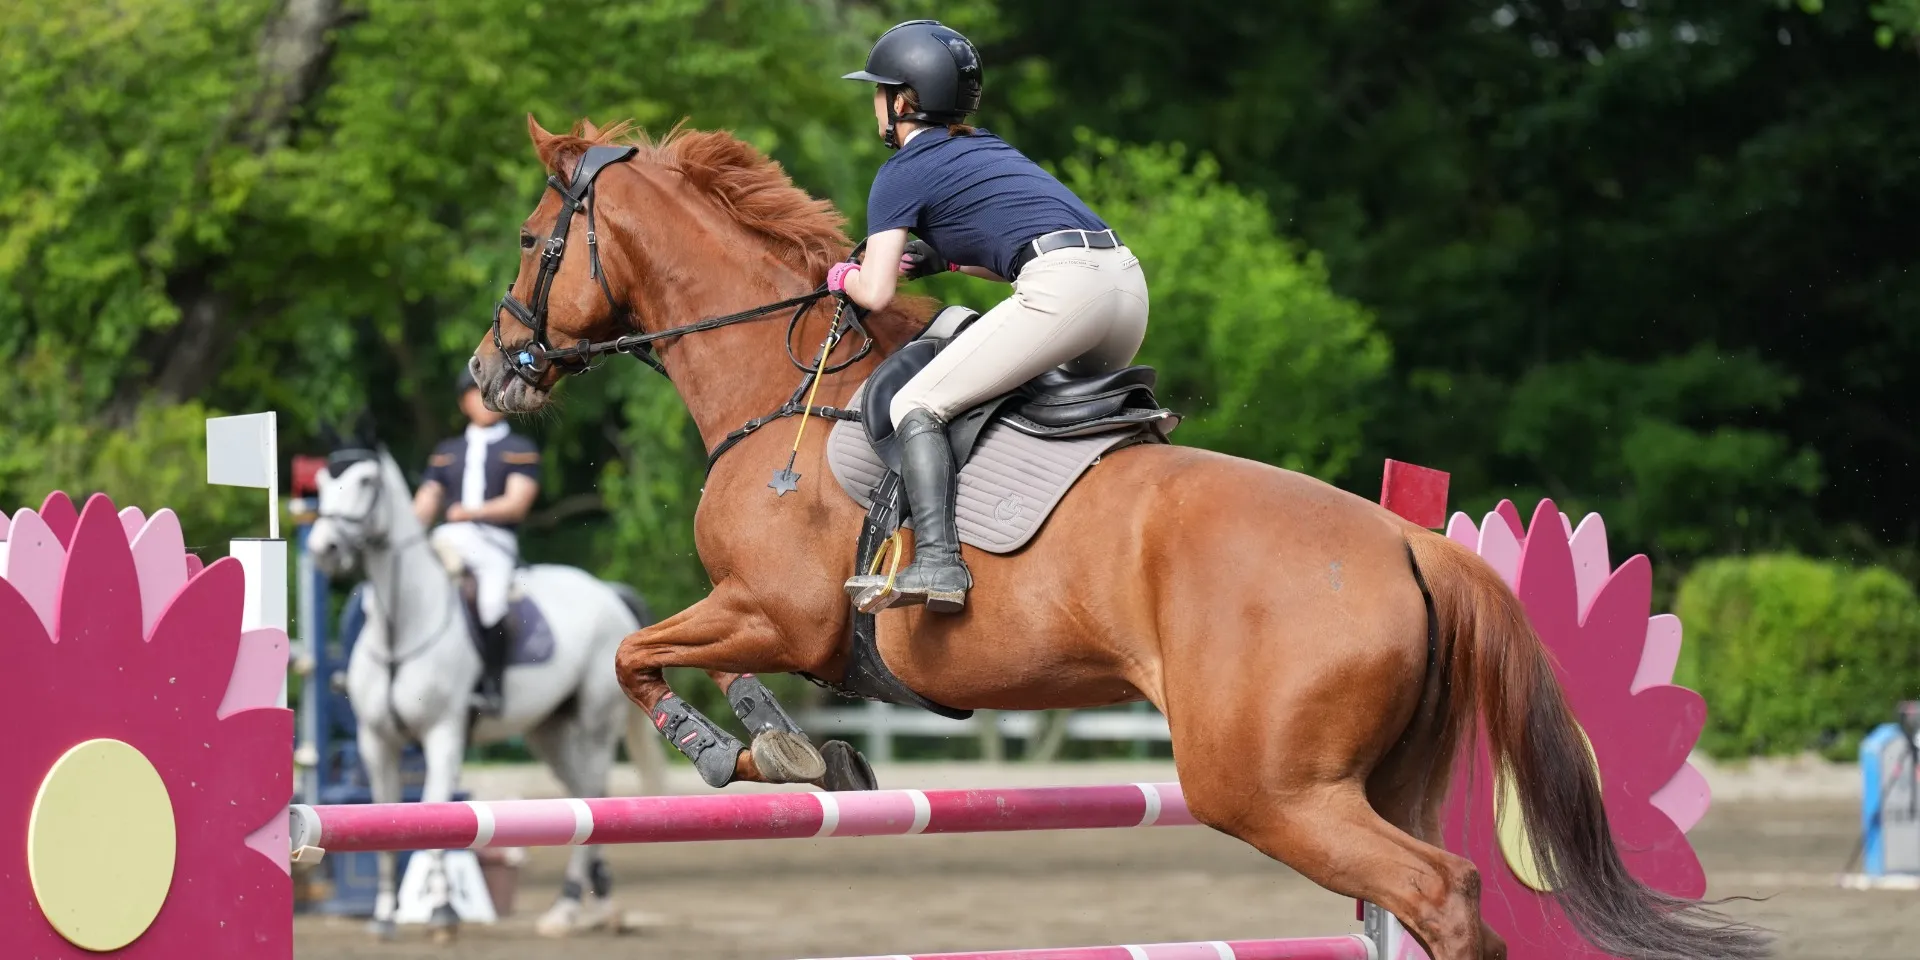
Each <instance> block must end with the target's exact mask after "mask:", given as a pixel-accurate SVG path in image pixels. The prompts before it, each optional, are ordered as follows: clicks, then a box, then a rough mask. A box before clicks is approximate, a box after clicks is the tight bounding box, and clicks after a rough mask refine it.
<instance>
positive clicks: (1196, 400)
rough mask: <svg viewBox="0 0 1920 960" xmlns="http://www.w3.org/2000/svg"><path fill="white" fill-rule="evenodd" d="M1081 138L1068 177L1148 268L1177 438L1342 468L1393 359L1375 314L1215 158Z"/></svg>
mask: <svg viewBox="0 0 1920 960" xmlns="http://www.w3.org/2000/svg"><path fill="white" fill-rule="evenodd" d="M1082 139H1083V150H1082V151H1081V152H1080V153H1078V154H1075V155H1074V156H1072V157H1069V158H1068V159H1067V160H1066V162H1065V163H1064V164H1063V165H1062V173H1063V175H1064V177H1065V182H1066V183H1067V185H1068V186H1070V187H1072V188H1073V190H1074V192H1076V193H1078V194H1079V195H1080V196H1081V197H1082V198H1083V199H1085V200H1086V201H1087V202H1088V203H1089V204H1090V205H1092V206H1093V207H1094V208H1095V209H1096V210H1099V211H1101V212H1102V214H1103V216H1104V217H1105V218H1106V219H1107V221H1108V222H1109V223H1111V224H1112V225H1113V227H1114V229H1115V230H1116V231H1118V232H1119V234H1120V235H1121V236H1122V237H1124V238H1125V239H1126V241H1127V246H1128V247H1129V248H1131V249H1132V250H1133V251H1134V252H1135V253H1137V254H1139V256H1140V258H1141V262H1142V263H1143V264H1144V265H1145V269H1146V271H1147V282H1148V293H1149V296H1150V297H1151V298H1152V304H1151V315H1152V318H1151V320H1150V321H1149V325H1148V335H1147V342H1146V345H1145V348H1144V351H1143V355H1142V357H1141V359H1142V361H1143V362H1147V363H1152V364H1154V365H1156V366H1157V367H1158V368H1159V370H1160V371H1161V375H1162V378H1163V379H1162V383H1163V385H1164V386H1163V387H1162V390H1161V394H1162V399H1163V401H1164V402H1167V403H1170V404H1173V405H1174V406H1176V407H1177V408H1179V409H1180V411H1181V412H1182V413H1183V414H1185V415H1187V417H1188V419H1187V420H1186V421H1185V422H1184V423H1182V424H1181V427H1180V430H1179V432H1178V433H1177V434H1176V436H1177V437H1178V438H1179V440H1180V442H1181V443H1185V444H1191V445H1194V446H1202V447H1208V448H1211V449H1215V450H1220V451H1223V452H1226V453H1233V454H1238V455H1240V456H1246V457H1253V458H1256V459H1261V460H1266V461H1267V462H1270V463H1275V464H1278V465H1280V466H1284V467H1288V468H1291V469H1294V470H1301V471H1305V472H1308V473H1313V474H1316V475H1319V476H1321V477H1325V478H1328V479H1335V478H1338V477H1340V476H1341V475H1342V474H1344V473H1345V471H1346V469H1347V467H1348V466H1349V465H1350V464H1351V462H1352V460H1353V457H1354V454H1355V453H1356V452H1357V451H1358V450H1359V447H1360V445H1361V432H1362V429H1363V428H1364V427H1365V425H1366V422H1367V419H1368V415H1369V414H1370V413H1371V412H1372V408H1371V404H1370V401H1371V399H1372V397H1373V396H1374V391H1375V389H1376V388H1377V386H1378V383H1379V380H1380V379H1381V375H1382V374H1383V373H1384V372H1385V370H1386V366H1387V360H1388V356H1387V355H1388V350H1387V344H1386V341H1385V340H1384V339H1383V338H1382V337H1381V336H1380V335H1379V333H1378V332H1376V331H1375V330H1374V328H1373V319H1372V317H1371V316H1369V315H1368V313H1367V311H1366V310H1365V309H1363V308H1362V307H1360V306H1359V305H1358V304H1356V303H1354V302H1353V301H1351V300H1348V299H1345V298H1343V297H1340V296H1338V295H1336V294H1334V293H1333V292H1332V291H1331V290H1329V289H1328V287H1327V273H1326V268H1325V266H1324V265H1323V264H1322V263H1321V260H1320V257H1319V256H1318V255H1317V254H1314V253H1311V252H1307V251H1303V250H1302V249H1301V248H1300V247H1299V246H1298V245H1297V244H1295V243H1293V242H1292V241H1290V240H1288V239H1287V238H1285V237H1282V236H1280V235H1279V234H1278V233H1276V232H1275V229H1274V224H1273V217H1272V216H1271V215H1270V214H1269V213H1268V212H1267V209H1266V206H1265V203H1264V202H1263V201H1262V200H1261V198H1259V197H1257V196H1252V195H1248V194H1246V193H1243V192H1241V191H1239V190H1237V189H1235V188H1233V187H1232V186H1229V185H1227V184H1223V183H1221V182H1220V178H1219V168H1218V167H1217V166H1216V165H1215V164H1214V162H1213V160H1212V159H1211V158H1208V157H1204V156H1203V157H1201V158H1199V159H1198V160H1193V161H1189V160H1188V158H1187V156H1186V151H1185V150H1184V149H1182V148H1180V147H1179V146H1177V145H1176V146H1145V147H1126V148H1122V147H1120V146H1119V145H1118V144H1117V143H1115V142H1114V141H1112V140H1104V139H1096V138H1093V137H1091V136H1083V138H1082Z"/></svg>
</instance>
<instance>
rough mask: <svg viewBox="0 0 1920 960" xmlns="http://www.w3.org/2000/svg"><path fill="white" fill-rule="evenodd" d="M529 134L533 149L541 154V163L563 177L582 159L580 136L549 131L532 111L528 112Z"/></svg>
mask: <svg viewBox="0 0 1920 960" xmlns="http://www.w3.org/2000/svg"><path fill="white" fill-rule="evenodd" d="M527 135H528V136H530V137H532V138H533V149H534V152H536V153H538V154H539V155H540V165H541V166H543V167H546V168H547V169H548V170H550V171H552V172H554V173H557V174H559V175H560V176H562V177H565V176H566V175H567V172H568V171H570V170H572V169H573V165H574V164H575V163H576V162H578V161H579V159H580V152H581V150H582V148H581V147H580V145H579V144H580V140H579V138H578V136H573V137H567V136H562V135H560V134H557V133H548V132H547V131H546V129H545V128H543V127H541V126H540V121H538V120H535V119H534V118H533V114H531V113H529V114H527Z"/></svg>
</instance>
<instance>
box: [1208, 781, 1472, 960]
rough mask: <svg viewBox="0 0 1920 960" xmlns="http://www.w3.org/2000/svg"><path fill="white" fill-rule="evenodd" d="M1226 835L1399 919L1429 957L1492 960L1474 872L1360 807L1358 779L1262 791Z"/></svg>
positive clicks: (1363, 802)
mask: <svg viewBox="0 0 1920 960" xmlns="http://www.w3.org/2000/svg"><path fill="white" fill-rule="evenodd" d="M1248 803H1249V804H1250V805H1252V806H1256V807H1257V808H1256V809H1249V810H1247V811H1245V813H1244V815H1243V818H1242V819H1239V820H1238V821H1237V822H1235V823H1233V824H1232V825H1231V826H1229V827H1225V828H1224V829H1226V830H1227V832H1228V833H1231V834H1233V835H1234V836H1236V837H1239V838H1240V839H1242V840H1245V841H1247V842H1248V843H1250V844H1252V845H1253V846H1255V847H1257V848H1259V850H1260V851H1261V852H1262V853H1265V854H1267V855H1268V856H1270V857H1273V858H1274V859H1276V860H1279V861H1280V862H1282V863H1285V864H1286V865H1287V866H1290V867H1292V868H1293V869H1295V870H1297V871H1299V872H1300V873H1301V874H1302V875H1303V876H1305V877H1306V878H1307V879H1309V880H1312V881H1313V882H1315V883H1317V884H1319V885H1320V886H1322V887H1325V888H1327V889H1328V890H1332V891H1334V892H1335V893H1340V894H1344V895H1346V896H1350V897H1355V898H1357V899H1361V900H1365V901H1367V902H1369V903H1373V904H1375V905H1377V906H1380V907H1382V908H1383V909H1385V910H1387V911H1388V912H1389V913H1392V914H1393V915H1394V916H1396V917H1398V918H1400V922H1401V923H1403V924H1405V925H1406V927H1407V930H1408V931H1409V932H1410V933H1412V934H1413V935H1414V936H1415V937H1416V938H1417V939H1419V941H1420V943H1421V945H1422V946H1424V947H1426V949H1427V955H1428V956H1430V957H1432V958H1433V960H1499V958H1503V957H1505V956H1506V948H1505V945H1504V944H1502V943H1500V942H1499V939H1498V938H1497V937H1495V938H1493V940H1492V941H1489V940H1488V939H1487V938H1486V936H1485V935H1486V934H1487V932H1488V931H1487V930H1486V928H1485V926H1484V925H1483V924H1482V923H1481V921H1480V910H1479V904H1480V875H1479V872H1478V871H1477V870H1476V869H1475V867H1474V865H1473V864H1472V863H1471V862H1470V861H1468V860H1466V859H1464V858H1461V857H1458V856H1455V855H1453V854H1451V853H1448V852H1446V851H1445V850H1441V849H1439V848H1438V847H1433V846H1430V845H1428V844H1425V843H1422V842H1420V841H1418V840H1415V839H1413V838H1412V837H1411V836H1408V835H1407V834H1405V833H1403V832H1401V831H1400V830H1398V829H1396V828H1395V827H1394V826H1393V825H1392V824H1389V823H1387V822H1386V821H1385V820H1383V819H1381V818H1380V816H1379V815H1378V814H1377V813H1375V812H1374V811H1373V808H1372V807H1369V806H1368V805H1367V801H1366V795H1365V792H1364V790H1363V788H1362V786H1361V784H1360V783H1359V782H1357V781H1343V782H1335V783H1326V784H1318V785H1315V786H1312V787H1309V788H1306V789H1303V790H1297V791H1293V792H1290V793H1287V794H1272V793H1268V794H1264V795H1260V796H1259V798H1258V799H1250V800H1249V801H1248Z"/></svg>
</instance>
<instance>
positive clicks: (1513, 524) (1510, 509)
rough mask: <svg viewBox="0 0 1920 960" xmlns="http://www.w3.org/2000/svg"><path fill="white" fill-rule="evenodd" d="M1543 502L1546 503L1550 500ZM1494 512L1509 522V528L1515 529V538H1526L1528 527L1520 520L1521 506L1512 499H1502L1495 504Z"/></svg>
mask: <svg viewBox="0 0 1920 960" xmlns="http://www.w3.org/2000/svg"><path fill="white" fill-rule="evenodd" d="M1541 502H1542V503H1545V502H1548V501H1541ZM1493 512H1494V513H1495V514H1496V515H1497V516H1499V517H1500V519H1502V520H1505V521H1506V522H1507V529H1509V530H1511V531H1513V537H1514V539H1516V540H1521V539H1525V538H1526V535H1527V528H1526V525H1525V524H1523V523H1521V522H1520V508H1519V507H1516V506H1514V505H1513V501H1512V500H1502V501H1500V502H1499V503H1497V504H1495V505H1494V508H1493Z"/></svg>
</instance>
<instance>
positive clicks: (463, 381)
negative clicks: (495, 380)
mask: <svg viewBox="0 0 1920 960" xmlns="http://www.w3.org/2000/svg"><path fill="white" fill-rule="evenodd" d="M478 389H480V382H479V381H478V380H475V379H473V368H472V367H470V366H468V365H466V364H464V363H463V364H461V365H460V375H459V376H457V377H454V378H453V395H454V396H456V397H464V396H466V395H467V391H468V390H478Z"/></svg>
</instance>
